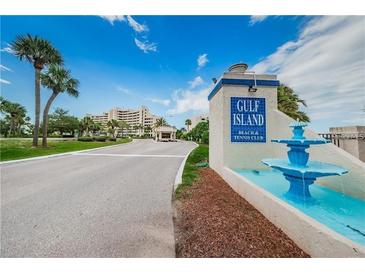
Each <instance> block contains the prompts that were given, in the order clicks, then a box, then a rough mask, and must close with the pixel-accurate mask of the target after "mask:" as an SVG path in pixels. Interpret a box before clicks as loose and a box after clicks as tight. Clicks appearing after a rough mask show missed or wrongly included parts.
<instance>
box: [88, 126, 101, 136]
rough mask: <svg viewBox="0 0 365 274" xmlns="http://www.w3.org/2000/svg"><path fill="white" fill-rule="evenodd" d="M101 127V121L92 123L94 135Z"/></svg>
mask: <svg viewBox="0 0 365 274" xmlns="http://www.w3.org/2000/svg"><path fill="white" fill-rule="evenodd" d="M101 128H102V125H101V124H100V123H94V124H92V125H91V127H90V129H91V131H92V133H93V135H94V134H95V133H96V132H100V130H101Z"/></svg>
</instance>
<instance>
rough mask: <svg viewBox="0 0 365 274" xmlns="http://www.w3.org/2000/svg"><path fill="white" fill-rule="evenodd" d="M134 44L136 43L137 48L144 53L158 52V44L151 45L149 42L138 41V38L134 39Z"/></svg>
mask: <svg viewBox="0 0 365 274" xmlns="http://www.w3.org/2000/svg"><path fill="white" fill-rule="evenodd" d="M134 42H135V43H136V45H137V47H138V48H139V49H140V50H142V51H143V52H144V53H149V52H156V51H157V44H156V43H150V42H148V41H147V40H146V41H144V42H142V41H140V40H138V39H137V38H134Z"/></svg>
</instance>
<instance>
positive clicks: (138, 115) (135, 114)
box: [89, 106, 161, 135]
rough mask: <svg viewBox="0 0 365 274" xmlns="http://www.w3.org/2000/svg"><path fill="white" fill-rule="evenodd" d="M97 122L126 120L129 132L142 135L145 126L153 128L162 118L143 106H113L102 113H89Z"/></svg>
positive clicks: (104, 123) (103, 123)
mask: <svg viewBox="0 0 365 274" xmlns="http://www.w3.org/2000/svg"><path fill="white" fill-rule="evenodd" d="M89 116H90V117H91V118H92V119H93V121H94V122H95V123H101V124H102V125H106V123H107V122H108V121H110V120H112V119H114V120H117V121H125V122H126V123H127V124H128V125H129V127H130V128H129V129H128V134H134V135H142V134H144V133H145V128H146V127H150V128H152V127H153V125H154V124H155V123H156V120H157V119H159V118H161V117H159V116H156V115H153V114H152V113H150V111H149V110H148V108H147V107H145V106H141V107H140V108H139V109H123V108H117V107H115V108H113V109H111V110H109V111H108V112H104V113H103V114H101V115H89Z"/></svg>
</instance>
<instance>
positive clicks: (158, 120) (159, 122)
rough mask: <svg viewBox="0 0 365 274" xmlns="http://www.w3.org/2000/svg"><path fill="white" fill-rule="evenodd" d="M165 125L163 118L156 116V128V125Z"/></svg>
mask: <svg viewBox="0 0 365 274" xmlns="http://www.w3.org/2000/svg"><path fill="white" fill-rule="evenodd" d="M167 125H168V124H167V122H166V120H165V118H163V117H161V118H158V119H157V120H156V123H155V128H156V127H161V126H167Z"/></svg>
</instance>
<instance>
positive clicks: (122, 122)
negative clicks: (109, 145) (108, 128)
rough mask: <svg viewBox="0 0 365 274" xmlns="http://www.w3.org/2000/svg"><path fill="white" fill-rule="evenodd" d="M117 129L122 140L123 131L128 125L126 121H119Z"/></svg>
mask: <svg viewBox="0 0 365 274" xmlns="http://www.w3.org/2000/svg"><path fill="white" fill-rule="evenodd" d="M118 127H119V128H120V130H121V132H122V138H123V137H124V130H125V129H128V127H129V125H128V123H127V122H126V121H119V122H118Z"/></svg>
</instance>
